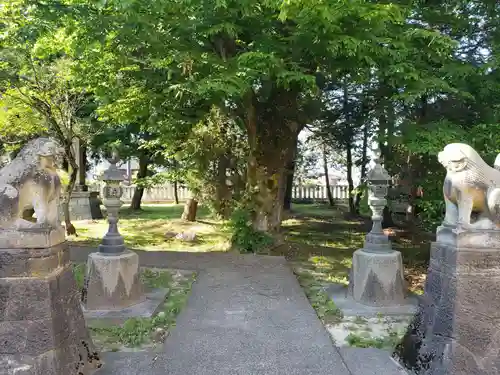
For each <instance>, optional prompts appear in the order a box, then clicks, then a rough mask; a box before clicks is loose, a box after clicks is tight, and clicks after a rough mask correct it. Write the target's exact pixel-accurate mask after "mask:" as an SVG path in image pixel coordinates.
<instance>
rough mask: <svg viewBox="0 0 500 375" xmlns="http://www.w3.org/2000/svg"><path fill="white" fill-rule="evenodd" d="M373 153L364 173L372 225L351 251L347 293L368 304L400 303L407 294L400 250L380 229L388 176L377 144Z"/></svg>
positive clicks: (403, 301)
mask: <svg viewBox="0 0 500 375" xmlns="http://www.w3.org/2000/svg"><path fill="white" fill-rule="evenodd" d="M373 153H374V158H373V162H374V166H373V168H372V169H371V170H370V171H369V173H368V175H367V179H368V194H369V195H368V204H369V206H370V208H371V210H372V221H373V225H372V229H371V231H370V233H368V234H367V235H366V238H365V243H364V247H363V248H362V249H359V250H357V251H355V252H354V254H353V258H352V269H351V277H350V280H349V294H350V295H351V297H352V298H353V299H354V300H355V301H357V302H359V303H361V304H365V305H369V306H391V305H402V304H404V303H405V294H406V291H405V289H406V288H405V281H404V274H403V259H402V257H401V253H400V252H399V251H395V250H393V249H392V247H391V242H390V241H389V238H388V237H387V235H385V234H384V232H383V230H382V217H383V212H384V208H385V206H386V204H387V199H386V196H387V192H388V187H389V183H390V180H391V177H390V176H389V174H388V173H387V171H386V170H385V168H384V167H383V166H382V165H381V164H380V150H379V149H378V147H377V148H375V149H374V150H373Z"/></svg>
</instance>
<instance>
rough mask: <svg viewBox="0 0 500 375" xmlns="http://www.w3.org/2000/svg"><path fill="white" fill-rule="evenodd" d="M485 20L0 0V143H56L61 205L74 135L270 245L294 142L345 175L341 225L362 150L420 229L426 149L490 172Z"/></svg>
mask: <svg viewBox="0 0 500 375" xmlns="http://www.w3.org/2000/svg"><path fill="white" fill-rule="evenodd" d="M499 12H500V5H499V4H498V3H497V2H496V1H462V0H444V1H439V2H436V1H431V0H428V1H410V0H405V1H403V0H400V1H392V2H386V1H366V0H363V1H362V0H349V1H340V0H339V1H329V2H326V3H325V2H322V1H316V0H308V1H305V0H288V1H278V0H239V1H232V0H169V1H165V0H154V1H139V0H126V1H123V0H98V1H97V0H47V1H43V2H42V1H38V0H6V1H5V2H4V4H3V6H2V7H0V96H1V106H2V107H3V110H0V140H1V142H2V147H3V148H4V149H5V150H13V149H15V148H16V147H18V146H19V145H21V144H22V143H23V142H24V141H25V140H26V139H29V138H31V137H33V136H36V135H40V134H50V135H52V136H55V137H56V138H57V139H58V140H59V141H60V142H61V144H62V145H63V146H64V148H65V150H66V155H65V156H66V164H67V167H68V168H67V169H68V171H70V172H71V173H70V177H69V185H68V188H67V194H66V196H67V197H69V194H70V193H71V190H72V186H73V184H74V182H75V179H76V170H77V166H76V164H75V160H74V155H72V153H71V151H70V145H71V142H72V140H73V139H74V138H75V137H78V138H80V139H82V140H83V141H85V142H86V143H87V144H88V147H90V149H91V150H92V151H93V153H94V155H95V156H96V157H99V156H102V155H103V153H105V152H107V150H109V149H111V148H112V147H116V148H118V149H119V150H120V152H121V154H122V155H123V156H124V157H128V156H134V157H136V158H137V159H138V160H139V163H140V168H139V174H138V176H137V181H136V182H137V183H138V186H139V187H140V188H145V187H148V186H151V185H153V184H157V183H161V182H162V181H170V182H173V183H184V184H186V185H187V186H189V188H190V190H191V191H192V192H193V194H194V197H193V198H194V199H195V200H198V201H202V202H204V203H205V204H208V205H209V206H210V207H211V208H212V209H213V211H214V213H216V214H217V215H220V216H222V217H225V218H228V217H230V216H231V215H232V214H234V213H235V212H238V213H239V214H240V217H243V218H244V219H241V220H240V222H245V223H246V224H245V225H248V227H249V228H250V229H249V231H250V232H249V233H252V235H256V233H258V232H259V233H265V234H266V235H270V236H273V235H274V234H276V233H278V232H279V228H280V223H281V220H282V217H283V216H282V214H283V208H289V202H290V194H291V186H292V180H293V177H294V174H296V175H299V174H300V173H301V172H300V170H301V168H302V167H303V165H304V163H307V162H308V161H307V160H305V159H306V158H305V155H304V152H303V150H304V147H305V145H303V144H302V145H301V144H299V142H298V135H299V133H300V132H301V131H302V130H304V129H305V128H307V129H308V130H309V131H310V132H311V133H312V137H311V139H310V140H309V141H308V142H309V143H312V144H314V147H315V149H316V150H320V152H318V153H317V155H318V157H319V158H320V162H322V163H323V165H324V173H326V174H328V166H329V165H331V163H332V158H335V162H336V163H339V162H341V163H344V166H345V170H346V172H347V179H348V182H349V190H350V193H351V194H350V196H351V199H350V202H349V206H350V210H351V212H352V213H353V214H356V213H359V210H360V204H361V198H362V191H363V185H362V186H354V182H353V178H352V169H353V166H355V165H356V166H358V167H360V168H361V179H362V182H363V181H364V179H365V177H366V172H367V164H368V161H369V160H368V156H369V152H368V147H369V146H370V144H371V141H372V140H373V139H375V140H376V141H377V142H378V143H379V145H380V148H381V151H382V158H383V161H384V163H385V166H386V167H387V169H388V170H389V172H390V174H391V175H396V176H399V179H400V181H402V183H403V184H404V185H405V186H406V187H407V188H408V192H409V199H410V202H412V203H415V202H416V201H415V196H416V192H415V188H416V187H417V186H419V185H420V186H423V187H424V198H423V199H421V200H419V201H418V206H419V207H418V208H419V210H418V211H419V215H420V219H421V221H422V222H423V223H424V224H425V225H426V226H427V227H429V228H430V227H432V226H433V225H435V224H436V223H437V222H438V221H439V220H440V218H441V215H442V208H443V203H442V198H441V183H442V179H443V177H444V172H445V171H444V168H442V166H440V165H439V164H438V162H437V158H436V155H437V152H438V151H439V150H440V149H441V148H442V147H443V146H444V145H445V144H447V143H450V142H455V141H458V142H468V143H470V144H471V145H472V146H474V147H475V148H476V149H477V150H478V151H479V153H480V154H481V155H483V156H484V157H485V159H487V161H488V162H492V161H493V159H494V156H495V155H496V154H497V153H499V152H500V135H499V134H500V125H499V122H498V116H499V108H500V107H499V104H500V95H498V94H499V92H500V84H499V82H500V81H499V78H500V77H499V74H500V73H499V69H498V62H499V57H500V53H499V46H500V29H499V22H500V21H499V19H500V17H499V15H500V14H499ZM301 165H302V167H301ZM160 166H162V167H167V168H168V172H162V173H156V172H157V170H158V167H160ZM142 191H143V190H142V189H137V191H136V196H135V197H134V201H133V203H132V207H133V208H136V209H140V200H141V196H142ZM242 213H244V214H242ZM68 220H69V219H68ZM247 220H248V222H247ZM242 225H243V224H242ZM247 229H248V228H247Z"/></svg>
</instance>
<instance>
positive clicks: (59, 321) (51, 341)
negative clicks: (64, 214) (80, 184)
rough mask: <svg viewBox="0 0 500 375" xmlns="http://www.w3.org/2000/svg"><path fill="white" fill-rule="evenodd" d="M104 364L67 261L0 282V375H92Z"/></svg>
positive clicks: (49, 258) (0, 280)
mask: <svg viewBox="0 0 500 375" xmlns="http://www.w3.org/2000/svg"><path fill="white" fill-rule="evenodd" d="M60 250H61V249H59V251H60ZM66 251H67V249H66ZM46 260H47V262H49V263H50V264H52V262H53V260H52V259H51V257H50V256H48V257H47V258H46ZM42 261H43V260H42ZM42 268H44V267H42ZM100 366H101V363H100V361H99V355H98V354H97V353H96V352H95V350H94V346H93V343H92V340H91V338H90V336H89V333H88V331H87V328H86V325H85V319H84V317H83V313H82V309H81V307H80V301H79V293H78V290H77V286H76V283H75V279H74V277H73V270H72V267H71V265H70V264H69V263H66V264H64V265H62V266H58V267H57V268H55V269H53V270H52V272H49V273H47V274H45V275H43V276H38V277H35V276H31V277H26V276H24V277H4V278H0V374H19V375H89V374H92V373H93V372H94V371H95V370H96V369H97V368H98V367H100Z"/></svg>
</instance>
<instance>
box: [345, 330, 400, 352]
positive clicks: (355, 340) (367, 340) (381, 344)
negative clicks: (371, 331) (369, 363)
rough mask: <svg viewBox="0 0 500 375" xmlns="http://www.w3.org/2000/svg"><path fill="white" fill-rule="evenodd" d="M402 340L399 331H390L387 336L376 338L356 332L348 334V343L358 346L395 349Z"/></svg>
mask: <svg viewBox="0 0 500 375" xmlns="http://www.w3.org/2000/svg"><path fill="white" fill-rule="evenodd" d="M400 340H401V338H400V337H399V335H398V333H397V332H389V333H388V335H386V336H383V337H376V338H373V337H369V336H368V335H366V336H362V335H356V334H354V333H350V334H349V336H347V342H348V344H349V345H350V346H353V347H357V348H378V349H384V350H393V349H394V348H395V347H396V345H397V344H398V343H399V342H400Z"/></svg>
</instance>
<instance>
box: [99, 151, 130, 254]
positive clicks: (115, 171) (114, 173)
mask: <svg viewBox="0 0 500 375" xmlns="http://www.w3.org/2000/svg"><path fill="white" fill-rule="evenodd" d="M119 161H120V159H119V157H118V153H117V152H113V156H112V157H111V158H110V159H108V162H109V164H110V166H109V168H108V169H107V170H105V171H104V174H103V177H102V181H103V182H104V184H105V185H104V188H103V191H102V196H103V201H102V203H103V204H104V207H106V210H107V212H108V223H109V227H108V232H107V233H106V235H105V236H104V238H103V239H102V242H101V244H100V245H99V251H100V252H101V253H104V254H120V253H123V252H124V251H125V242H124V241H123V237H122V235H121V234H120V232H119V231H118V212H119V210H120V208H121V206H122V205H123V202H122V201H121V197H122V195H123V189H122V187H121V183H122V181H123V180H124V179H125V178H124V177H123V172H122V171H121V170H120V169H119V168H118V167H117V166H116V164H117V163H118V162H119Z"/></svg>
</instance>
